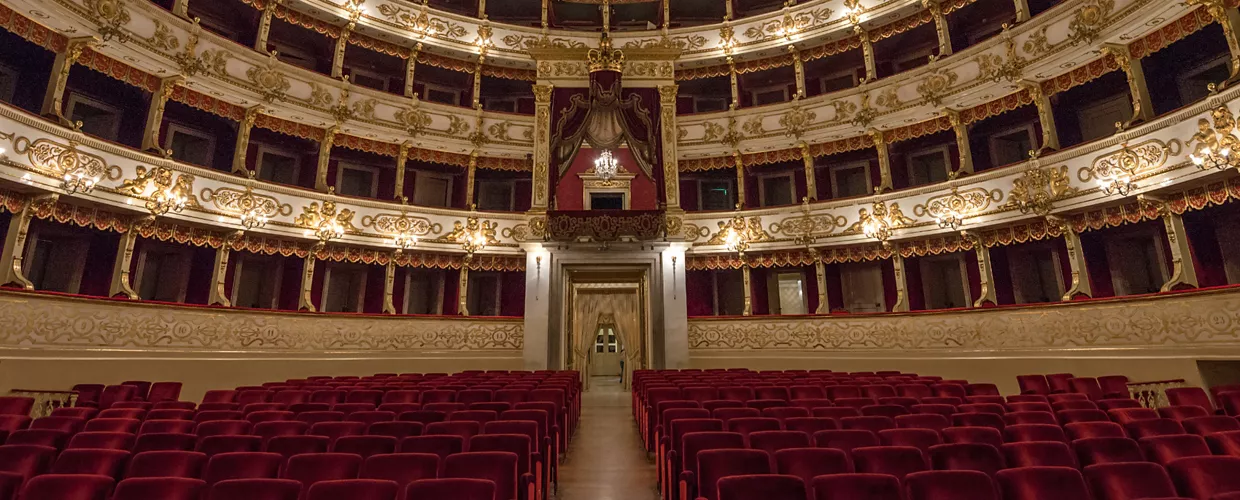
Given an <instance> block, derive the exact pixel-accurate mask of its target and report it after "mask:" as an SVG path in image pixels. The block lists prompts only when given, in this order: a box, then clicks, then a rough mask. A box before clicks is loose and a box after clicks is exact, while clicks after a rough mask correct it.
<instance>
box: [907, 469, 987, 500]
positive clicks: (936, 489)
mask: <svg viewBox="0 0 1240 500" xmlns="http://www.w3.org/2000/svg"><path fill="white" fill-rule="evenodd" d="M904 484H905V486H906V488H905V489H906V491H907V492H908V500H999V497H998V496H997V493H996V489H995V485H994V483H993V482H992V481H991V479H990V476H989V475H987V474H985V473H982V472H978V471H972V470H935V471H926V472H915V473H912V474H909V475H907V476H905V477H904Z"/></svg>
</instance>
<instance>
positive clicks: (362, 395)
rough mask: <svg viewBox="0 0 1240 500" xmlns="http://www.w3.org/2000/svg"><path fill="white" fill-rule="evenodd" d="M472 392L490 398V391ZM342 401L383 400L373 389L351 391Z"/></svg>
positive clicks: (375, 403)
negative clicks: (482, 393)
mask: <svg viewBox="0 0 1240 500" xmlns="http://www.w3.org/2000/svg"><path fill="white" fill-rule="evenodd" d="M466 392H469V391H466ZM474 392H479V393H481V392H485V393H486V395H487V397H486V399H485V401H490V400H491V397H490V396H491V391H474ZM479 401H482V400H481V399H480V400H479ZM344 402H345V403H369V404H372V405H375V406H379V403H382V402H383V391H375V390H358V391H351V392H349V394H348V395H346V396H345V397H344Z"/></svg>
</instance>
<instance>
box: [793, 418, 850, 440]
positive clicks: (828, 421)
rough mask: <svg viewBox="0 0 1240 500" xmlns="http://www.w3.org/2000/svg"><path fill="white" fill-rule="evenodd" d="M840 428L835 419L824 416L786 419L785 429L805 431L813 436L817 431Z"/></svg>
mask: <svg viewBox="0 0 1240 500" xmlns="http://www.w3.org/2000/svg"><path fill="white" fill-rule="evenodd" d="M837 428H839V425H838V424H837V423H836V421H835V419H832V418H822V417H792V418H788V419H785V420H784V429H785V430H789V431H798V432H804V433H806V434H808V435H810V436H813V435H814V433H815V432H818V431H827V430H834V429H837Z"/></svg>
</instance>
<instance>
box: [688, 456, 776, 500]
mask: <svg viewBox="0 0 1240 500" xmlns="http://www.w3.org/2000/svg"><path fill="white" fill-rule="evenodd" d="M770 469H771V466H770V456H769V455H767V453H766V452H765V451H762V450H738V449H710V450H703V451H701V452H700V453H698V454H697V480H698V484H697V494H698V496H699V497H702V498H706V499H707V500H719V494H718V490H717V484H718V482H719V479H720V478H724V477H727V476H736V475H749V474H770V472H771V470H770Z"/></svg>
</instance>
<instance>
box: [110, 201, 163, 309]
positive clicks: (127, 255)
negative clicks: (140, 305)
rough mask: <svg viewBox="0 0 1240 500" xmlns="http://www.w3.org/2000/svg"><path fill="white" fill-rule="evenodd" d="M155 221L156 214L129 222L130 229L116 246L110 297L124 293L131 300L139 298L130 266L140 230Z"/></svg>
mask: <svg viewBox="0 0 1240 500" xmlns="http://www.w3.org/2000/svg"><path fill="white" fill-rule="evenodd" d="M152 222H155V216H154V215H148V216H146V217H141V218H138V219H135V220H134V221H133V222H130V224H129V230H128V231H125V234H122V235H121V242H120V245H118V246H117V248H116V260H114V261H113V262H112V286H111V287H110V288H109V290H108V296H109V297H116V296H120V295H123V296H125V298H128V299H129V300H138V292H135V291H134V290H133V281H132V277H131V276H130V275H129V267H130V265H131V264H132V263H133V247H134V244H135V243H137V241H138V230H139V229H140V228H142V227H143V226H145V225H147V224H150V223H152Z"/></svg>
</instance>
